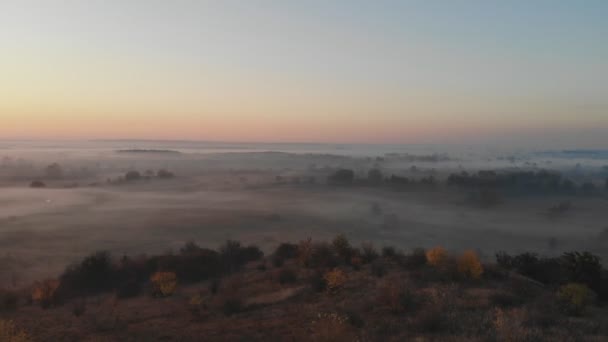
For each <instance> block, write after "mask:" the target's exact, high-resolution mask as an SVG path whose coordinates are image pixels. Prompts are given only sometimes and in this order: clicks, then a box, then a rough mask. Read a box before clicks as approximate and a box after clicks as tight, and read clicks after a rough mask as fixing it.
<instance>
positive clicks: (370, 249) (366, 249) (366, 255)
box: [361, 242, 378, 263]
mask: <svg viewBox="0 0 608 342" xmlns="http://www.w3.org/2000/svg"><path fill="white" fill-rule="evenodd" d="M361 258H362V259H363V262H365V263H370V262H372V261H374V260H376V258H378V252H377V251H376V248H375V247H374V245H373V244H372V243H371V242H364V243H362V244H361Z"/></svg>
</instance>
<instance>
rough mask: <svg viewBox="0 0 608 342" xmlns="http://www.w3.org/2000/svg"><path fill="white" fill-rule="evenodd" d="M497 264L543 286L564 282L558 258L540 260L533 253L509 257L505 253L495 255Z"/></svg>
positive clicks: (562, 268)
mask: <svg viewBox="0 0 608 342" xmlns="http://www.w3.org/2000/svg"><path fill="white" fill-rule="evenodd" d="M496 261H497V263H498V264H499V265H500V266H501V267H503V268H506V269H510V270H515V271H517V272H518V273H520V274H522V275H524V276H526V277H530V278H532V279H534V280H537V281H539V282H541V283H544V284H558V283H561V282H563V281H564V280H566V276H567V275H566V274H565V272H564V271H565V270H564V267H563V266H562V262H561V261H560V259H558V258H541V257H539V256H538V255H537V254H535V253H522V254H519V255H516V256H510V255H508V254H507V253H505V252H500V253H498V254H496Z"/></svg>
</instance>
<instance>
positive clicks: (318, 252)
mask: <svg viewBox="0 0 608 342" xmlns="http://www.w3.org/2000/svg"><path fill="white" fill-rule="evenodd" d="M338 263H339V262H338V258H337V256H336V254H335V253H334V251H333V249H332V248H331V247H330V246H329V245H328V244H326V243H317V244H315V245H313V248H312V254H311V255H310V258H309V262H308V266H309V267H316V268H333V267H336V266H337V265H338Z"/></svg>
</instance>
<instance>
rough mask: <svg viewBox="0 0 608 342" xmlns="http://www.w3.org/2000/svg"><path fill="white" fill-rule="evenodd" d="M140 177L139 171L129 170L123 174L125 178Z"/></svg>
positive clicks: (134, 179)
mask: <svg viewBox="0 0 608 342" xmlns="http://www.w3.org/2000/svg"><path fill="white" fill-rule="evenodd" d="M139 179H141V173H139V171H129V172H127V173H126V174H125V180H127V181H136V180H139Z"/></svg>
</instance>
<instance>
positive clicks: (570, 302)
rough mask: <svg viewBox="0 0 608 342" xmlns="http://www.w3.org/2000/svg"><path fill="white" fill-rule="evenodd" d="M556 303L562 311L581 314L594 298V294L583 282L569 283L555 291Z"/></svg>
mask: <svg viewBox="0 0 608 342" xmlns="http://www.w3.org/2000/svg"><path fill="white" fill-rule="evenodd" d="M557 300H558V303H559V305H560V307H561V309H562V310H564V312H566V313H568V314H571V315H581V314H583V313H584V311H585V309H586V308H587V306H589V305H590V304H592V303H593V301H594V300H595V294H594V293H593V291H591V290H590V289H589V287H587V285H585V284H580V283H569V284H566V285H564V286H562V287H560V288H559V290H558V291H557Z"/></svg>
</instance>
